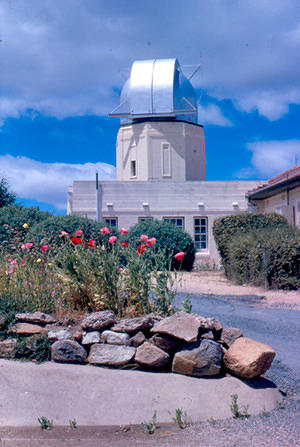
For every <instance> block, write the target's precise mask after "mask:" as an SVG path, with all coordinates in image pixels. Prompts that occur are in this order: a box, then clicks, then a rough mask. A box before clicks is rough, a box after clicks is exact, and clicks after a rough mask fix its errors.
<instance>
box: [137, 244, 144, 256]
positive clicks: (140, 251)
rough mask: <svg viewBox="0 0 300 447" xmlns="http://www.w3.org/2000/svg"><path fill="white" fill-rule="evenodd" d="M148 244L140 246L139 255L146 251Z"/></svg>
mask: <svg viewBox="0 0 300 447" xmlns="http://www.w3.org/2000/svg"><path fill="white" fill-rule="evenodd" d="M145 248H146V245H145V244H141V245H139V246H138V248H137V251H138V255H139V256H140V255H142V254H143V253H144V251H145Z"/></svg>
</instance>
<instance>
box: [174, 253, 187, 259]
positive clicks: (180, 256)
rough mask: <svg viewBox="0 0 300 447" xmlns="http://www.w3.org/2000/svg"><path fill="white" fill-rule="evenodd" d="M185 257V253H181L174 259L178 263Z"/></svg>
mask: <svg viewBox="0 0 300 447" xmlns="http://www.w3.org/2000/svg"><path fill="white" fill-rule="evenodd" d="M184 257H185V253H184V252H183V251H179V252H178V253H176V255H175V256H174V258H175V259H176V261H181V259H183V258H184Z"/></svg>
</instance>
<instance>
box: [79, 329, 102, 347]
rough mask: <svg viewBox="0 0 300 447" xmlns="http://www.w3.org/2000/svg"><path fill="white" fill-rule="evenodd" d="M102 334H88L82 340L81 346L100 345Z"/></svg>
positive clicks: (96, 332) (95, 332) (94, 332)
mask: <svg viewBox="0 0 300 447" xmlns="http://www.w3.org/2000/svg"><path fill="white" fill-rule="evenodd" d="M99 341H100V334H99V332H98V331H92V332H86V333H85V334H84V335H83V337H82V340H81V344H83V345H92V344H94V343H99Z"/></svg>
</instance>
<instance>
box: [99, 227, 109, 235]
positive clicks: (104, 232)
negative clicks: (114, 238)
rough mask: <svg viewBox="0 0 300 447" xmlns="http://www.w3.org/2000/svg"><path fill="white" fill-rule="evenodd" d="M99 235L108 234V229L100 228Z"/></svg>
mask: <svg viewBox="0 0 300 447" xmlns="http://www.w3.org/2000/svg"><path fill="white" fill-rule="evenodd" d="M100 233H102V234H109V229H108V228H107V227H103V228H101V230H100Z"/></svg>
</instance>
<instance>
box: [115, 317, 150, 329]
mask: <svg viewBox="0 0 300 447" xmlns="http://www.w3.org/2000/svg"><path fill="white" fill-rule="evenodd" d="M152 326H153V319H152V317H151V316H150V315H146V316H145V317H136V318H125V319H124V320H120V321H118V322H117V323H116V324H115V325H114V326H113V327H112V328H111V330H112V331H115V332H126V333H127V334H134V333H135V332H138V331H144V330H145V329H150V328H151V327H152Z"/></svg>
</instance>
